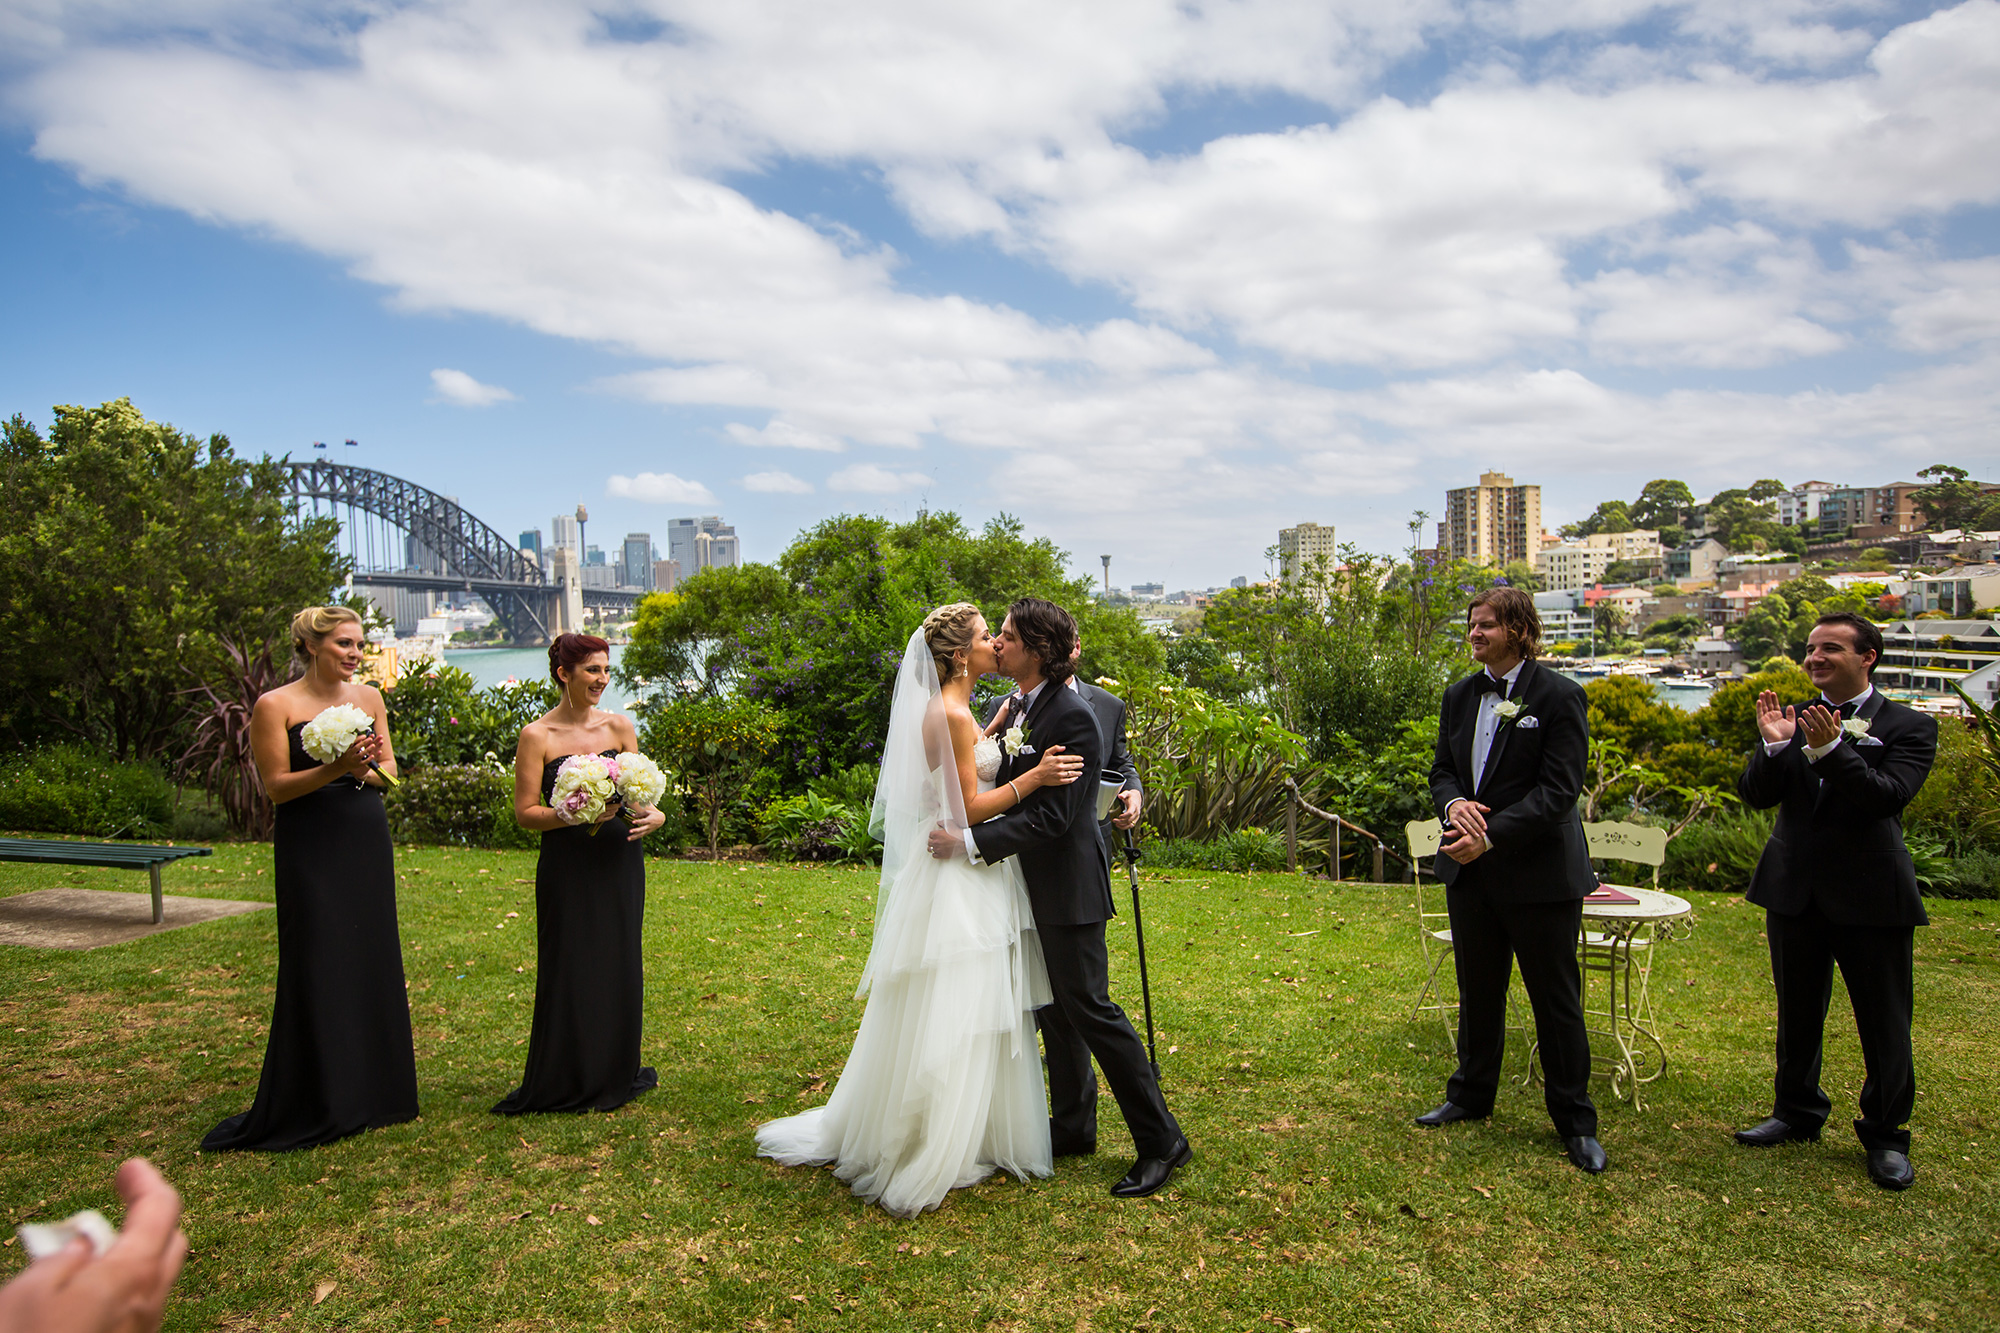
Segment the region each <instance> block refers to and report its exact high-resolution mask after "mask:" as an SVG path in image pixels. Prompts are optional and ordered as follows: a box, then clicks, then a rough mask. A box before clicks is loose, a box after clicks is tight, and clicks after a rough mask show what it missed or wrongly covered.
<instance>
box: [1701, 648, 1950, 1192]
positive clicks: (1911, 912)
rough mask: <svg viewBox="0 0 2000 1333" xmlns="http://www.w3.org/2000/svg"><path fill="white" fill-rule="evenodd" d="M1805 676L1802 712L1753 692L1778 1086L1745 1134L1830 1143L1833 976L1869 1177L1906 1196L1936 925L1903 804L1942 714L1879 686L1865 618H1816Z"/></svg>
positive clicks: (1911, 1176) (1751, 770)
mask: <svg viewBox="0 0 2000 1333" xmlns="http://www.w3.org/2000/svg"><path fill="white" fill-rule="evenodd" d="M1806 645H1807V647H1806V663H1805V665H1806V674H1807V675H1808V676H1810V677H1812V682H1813V684H1815V685H1817V686H1819V690H1820V698H1819V700H1818V701H1817V702H1816V703H1813V704H1810V705H1808V706H1807V707H1806V708H1804V709H1803V710H1800V709H1795V708H1788V707H1783V706H1781V705H1780V704H1779V702H1778V697H1777V695H1775V694H1773V693H1771V692H1770V691H1769V690H1766V691H1765V692H1764V693H1763V694H1762V695H1761V696H1759V698H1758V700H1757V729H1758V731H1759V732H1761V733H1762V735H1763V744H1761V745H1759V746H1757V747H1756V748H1755V749H1754V750H1752V751H1751V753H1750V764H1749V767H1748V768H1747V769H1745V770H1744V773H1743V776H1742V778H1741V779H1739V780H1738V782H1737V784H1736V787H1737V790H1738V791H1739V792H1740V793H1742V796H1743V799H1744V801H1745V802H1747V803H1748V804H1750V805H1752V806H1755V807H1756V808H1758V809H1760V810H1762V809H1768V808H1769V807H1771V806H1774V805H1775V806H1777V807H1778V823H1777V827H1776V828H1775V829H1774V830H1773V831H1772V834H1771V841H1770V843H1769V844H1768V845H1767V846H1766V847H1765V848H1764V854H1763V856H1762V857H1761V858H1760V859H1759V860H1758V862H1757V871H1756V874H1755V875H1754V876H1752V878H1751V880H1750V893H1749V898H1750V901H1751V902H1753V903H1755V904H1757V905H1758V906H1759V907H1762V908H1763V909H1764V923H1765V924H1764V930H1765V934H1766V935H1767V936H1768V937H1769V939H1770V945H1771V979H1772V981H1773V982H1775V983H1776V985H1777V991H1778V1047H1777V1056H1778V1077H1777V1093H1776V1097H1775V1099H1774V1101H1773V1105H1772V1108H1771V1115H1770V1118H1769V1119H1767V1120H1765V1121H1763V1122H1762V1123H1761V1124H1758V1125H1753V1126H1752V1127H1751V1128H1749V1129H1743V1130H1738V1131H1737V1133H1736V1141H1737V1142H1738V1143H1743V1144H1748V1145H1749V1146H1751V1147H1753V1148H1767V1147H1770V1146H1772V1145H1774V1144H1779V1143H1786V1142H1790V1141H1794V1140H1806V1141H1809V1140H1814V1139H1817V1138H1819V1134H1820V1127H1821V1126H1822V1125H1824V1124H1825V1123H1826V1118H1827V1116H1828V1114H1829V1113H1831V1111H1832V1110H1833V1103H1832V1102H1831V1101H1829V1100H1828V1098H1827V1095H1826V1093H1825V1092H1824V1091H1823V1090H1821V1088H1820V1086H1819V1071H1820V1053H1821V1042H1822V1033H1823V1029H1824V1027H1825V1025H1826V1009H1827V1003H1828V1001H1829V999H1830V998H1831V996H1832V992H1833V969H1834V966H1835V964H1838V965H1839V967H1840V975H1841V979H1842V980H1843V981H1845V982H1846V984H1847V994H1848V998H1849V1000H1851V1001H1852V1003H1853V1006H1854V1024H1855V1027H1856V1028H1858V1029H1859V1030H1860V1035H1861V1061H1862V1067H1863V1069H1864V1070H1865V1077H1864V1078H1863V1080H1862V1084H1861V1118H1860V1119H1859V1120H1857V1121H1855V1122H1854V1132H1855V1133H1856V1134H1857V1135H1859V1136H1860V1139H1861V1146H1862V1147H1864V1148H1866V1149H1867V1150H1868V1176H1869V1179H1871V1180H1873V1181H1874V1182H1875V1183H1876V1184H1877V1185H1880V1186H1881V1187H1882V1188H1883V1189H1891V1190H1900V1189H1908V1188H1909V1187H1910V1186H1911V1185H1912V1184H1914V1183H1915V1182H1916V1178H1917V1173H1916V1170H1915V1168H1913V1167H1912V1166H1911V1165H1910V1134H1909V1131H1908V1130H1907V1129H1905V1128H1904V1124H1905V1122H1907V1121H1908V1120H1909V1118H1910V1110H1911V1108H1912V1107H1913V1106H1914V1105H1915V1104H1916V1096H1917V1083H1916V1071H1915V1067H1914V1064H1913V1062H1912V1060H1911V1052H1910V997H1911V970H1912V969H1911V950H1912V942H1913V939H1914V937H1915V933H1916V930H1915V928H1916V927H1918V926H1922V925H1928V924H1929V918H1928V917H1926V916H1925V915H1924V905H1923V901H1922V900H1921V899H1920V898H1919V897H1918V896H1917V875H1916V868H1915V867H1914V866H1913V865H1912V864H1911V862H1910V853H1909V849H1908V848H1907V847H1905V846H1904V845H1903V825H1902V813H1903V807H1904V806H1906V805H1908V804H1909V803H1910V799H1911V798H1912V797H1914V796H1915V795H1916V794H1917V789H1918V788H1919V787H1921V786H1923V785H1924V779H1925V778H1926V777H1927V776H1929V774H1930V771H1931V761H1932V760H1933V759H1935V758H1936V757H1937V722H1936V721H1935V720H1934V719H1932V718H1929V717H1926V716H1924V715H1923V714H1922V713H1919V712H1917V711H1915V710H1914V709H1910V708H1905V707H1903V706H1902V705H1901V704H1898V703H1895V702H1893V701H1891V700H1890V699H1887V698H1885V697H1884V696H1883V695H1882V693H1881V692H1880V691H1879V690H1877V689H1875V688H1874V686H1873V684H1872V683H1871V680H1872V677H1873V676H1874V674H1875V664H1876V663H1877V662H1879V661H1880V660H1881V657H1882V631H1881V630H1879V629H1877V628H1876V627H1875V626H1874V625H1873V624H1871V623H1869V622H1868V621H1866V620H1863V619H1862V618H1861V617H1860V616H1855V615H1848V614H1846V613H1844V612H1843V613H1840V614H1837V615H1827V616H1821V617H1820V618H1819V621H1818V623H1816V624H1815V625H1814V626H1813V629H1812V633H1811V634H1810V635H1808V636H1807V639H1806Z"/></svg>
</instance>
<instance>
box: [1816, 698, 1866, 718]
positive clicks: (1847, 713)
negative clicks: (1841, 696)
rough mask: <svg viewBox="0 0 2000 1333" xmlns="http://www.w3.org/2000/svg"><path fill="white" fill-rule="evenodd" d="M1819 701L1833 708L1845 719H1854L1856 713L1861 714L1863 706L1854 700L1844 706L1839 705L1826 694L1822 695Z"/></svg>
mask: <svg viewBox="0 0 2000 1333" xmlns="http://www.w3.org/2000/svg"><path fill="white" fill-rule="evenodd" d="M1819 701H1820V702H1821V703H1822V704H1824V705H1826V706H1827V707H1828V708H1831V709H1832V710H1833V711H1834V712H1836V713H1838V714H1840V715H1841V717H1843V718H1850V717H1853V716H1854V715H1855V713H1857V712H1859V711H1860V709H1861V705H1860V704H1859V703H1857V702H1856V701H1854V700H1853V699H1849V700H1848V701H1847V702H1846V703H1844V704H1837V703H1835V702H1834V701H1833V700H1831V699H1829V698H1827V697H1826V696H1825V695H1824V694H1822V695H1821V696H1820V697H1819Z"/></svg>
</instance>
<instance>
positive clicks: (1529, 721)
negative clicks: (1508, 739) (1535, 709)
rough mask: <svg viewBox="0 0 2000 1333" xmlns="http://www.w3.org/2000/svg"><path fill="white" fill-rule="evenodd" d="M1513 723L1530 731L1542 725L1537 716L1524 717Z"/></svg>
mask: <svg viewBox="0 0 2000 1333" xmlns="http://www.w3.org/2000/svg"><path fill="white" fill-rule="evenodd" d="M1514 725H1515V726H1517V727H1519V728H1520V729H1521V730H1523V731H1532V730H1533V729H1534V728H1536V727H1539V726H1541V725H1542V720H1541V719H1540V718H1538V717H1524V718H1522V719H1521V720H1520V721H1519V722H1516V723H1515V724H1514Z"/></svg>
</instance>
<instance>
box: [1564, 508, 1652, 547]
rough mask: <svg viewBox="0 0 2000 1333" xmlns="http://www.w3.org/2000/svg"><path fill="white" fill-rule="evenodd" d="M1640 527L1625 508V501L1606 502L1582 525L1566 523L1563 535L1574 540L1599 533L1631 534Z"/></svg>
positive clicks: (1581, 523)
mask: <svg viewBox="0 0 2000 1333" xmlns="http://www.w3.org/2000/svg"><path fill="white" fill-rule="evenodd" d="M1638 526H1639V524H1637V523H1635V522H1633V521H1632V514H1631V511H1630V510H1628V509H1627V508H1626V507H1625V502H1624V501H1623V500H1605V501H1603V502H1602V503H1601V504H1599V505H1598V506H1597V508H1596V509H1595V510H1594V511H1592V513H1591V515H1590V517H1589V518H1586V519H1584V520H1583V521H1582V522H1580V523H1565V524H1564V525H1563V528H1562V535H1563V536H1565V537H1568V538H1571V539H1572V540H1574V539H1575V538H1578V537H1588V536H1591V535H1593V534H1595V533H1599V532H1630V531H1632V530H1633V529H1634V528H1636V527H1638Z"/></svg>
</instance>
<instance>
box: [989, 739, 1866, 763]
mask: <svg viewBox="0 0 2000 1333" xmlns="http://www.w3.org/2000/svg"><path fill="white" fill-rule="evenodd" d="M1875 743H1876V744H1877V745H1880V744H1881V743H1882V742H1880V741H1876V742H1875ZM1034 752H1035V747H1034V746H1032V745H1023V746H1022V747H1021V748H1020V749H1018V750H1016V751H1014V757H1015V758H1016V759H1018V758H1020V757H1021V756H1022V755H1024V754H1033V753H1034Z"/></svg>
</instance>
